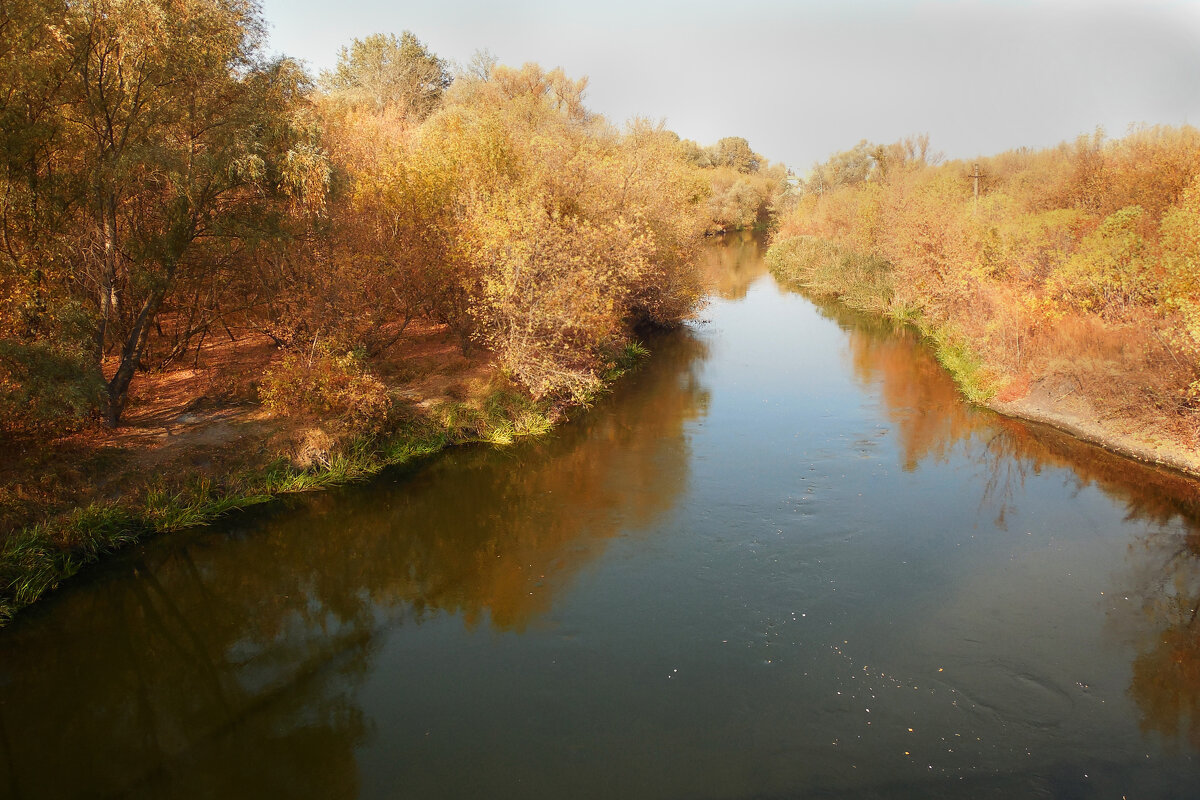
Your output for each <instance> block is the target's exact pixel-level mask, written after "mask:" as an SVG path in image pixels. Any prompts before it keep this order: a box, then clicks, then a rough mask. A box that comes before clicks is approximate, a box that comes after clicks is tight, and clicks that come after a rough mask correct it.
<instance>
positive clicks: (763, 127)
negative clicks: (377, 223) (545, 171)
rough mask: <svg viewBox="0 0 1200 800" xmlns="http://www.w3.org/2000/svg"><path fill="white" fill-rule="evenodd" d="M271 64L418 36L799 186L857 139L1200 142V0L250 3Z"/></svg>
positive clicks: (960, 145)
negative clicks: (1192, 131)
mask: <svg viewBox="0 0 1200 800" xmlns="http://www.w3.org/2000/svg"><path fill="white" fill-rule="evenodd" d="M263 11H264V13H265V15H266V18H267V20H268V22H269V24H270V26H271V43H272V48H273V49H274V50H276V51H277V52H282V53H287V54H288V55H292V56H296V57H299V58H302V59H304V60H305V61H307V62H308V64H309V66H310V67H311V68H312V69H313V70H314V71H317V70H320V69H321V68H327V67H329V66H331V65H332V64H333V62H334V60H335V59H336V53H337V49H338V47H340V46H341V45H343V44H346V43H348V42H349V41H350V40H351V39H353V38H354V37H360V38H361V37H363V36H367V35H369V34H371V33H397V34H398V33H400V32H401V31H403V30H411V31H412V32H413V33H415V34H416V35H417V37H418V38H420V39H421V41H423V42H425V44H426V45H427V46H428V47H429V48H430V49H431V50H432V51H433V52H435V53H436V54H437V55H439V56H441V57H442V58H446V59H451V60H456V61H462V62H465V61H467V60H468V59H469V58H470V56H471V54H472V53H473V52H474V51H475V50H477V49H480V48H487V49H489V50H491V51H492V52H493V53H494V54H495V55H496V56H497V57H499V59H500V61H501V62H502V63H505V64H512V65H520V64H521V63H523V62H525V61H536V62H538V63H540V64H541V65H542V66H544V67H547V68H550V67H555V66H561V67H563V68H564V69H565V70H566V72H567V73H568V74H569V75H571V76H572V77H579V76H582V75H587V76H588V77H589V78H590V81H591V82H590V84H589V89H588V94H587V105H588V107H589V108H591V109H592V110H594V111H599V112H601V113H603V114H604V115H606V116H607V117H609V119H611V120H613V121H614V122H618V123H619V122H623V121H625V120H627V119H629V118H630V117H632V116H635V115H643V116H648V117H651V118H653V119H664V118H665V120H666V122H667V125H668V127H670V128H672V129H673V130H675V131H677V132H678V133H679V134H680V135H681V136H684V137H685V138H690V139H696V140H698V141H700V142H701V143H702V144H710V143H712V142H715V141H716V140H717V139H719V138H720V137H722V136H745V137H746V138H747V139H749V140H750V144H751V146H753V147H754V149H755V150H757V151H758V152H760V153H762V154H763V155H765V156H766V157H768V158H770V159H772V160H775V161H784V162H786V163H787V164H788V165H790V166H793V167H795V168H797V169H798V171H801V172H803V171H804V170H805V169H807V168H808V167H809V166H810V165H811V164H812V162H813V161H815V160H823V159H824V158H825V157H827V156H828V155H829V154H830V153H831V152H834V151H836V150H844V149H847V148H849V147H851V146H852V145H854V143H855V142H857V141H858V140H859V139H870V140H872V141H876V142H890V141H894V140H896V139H898V138H900V137H902V136H905V135H908V134H913V133H928V134H929V135H930V137H931V139H932V144H933V147H934V149H935V150H941V151H943V152H945V153H946V155H947V156H948V157H951V158H958V157H971V156H974V155H979V154H989V153H994V152H999V151H1001V150H1006V149H1009V148H1013V147H1019V146H1021V145H1030V146H1047V145H1052V144H1055V143H1056V142H1059V141H1062V140H1064V139H1073V138H1074V137H1075V136H1077V135H1079V134H1081V133H1088V132H1090V131H1092V130H1093V129H1094V128H1095V127H1096V126H1098V125H1100V126H1103V127H1104V128H1105V130H1106V131H1107V132H1108V133H1109V134H1110V135H1121V134H1123V133H1124V132H1125V131H1126V129H1127V128H1128V127H1129V125H1130V124H1134V123H1142V122H1145V123H1170V124H1181V123H1184V122H1192V123H1198V124H1200V0H1189V1H1188V2H1182V1H1181V0H1142V2H1068V1H1067V0H1043V1H1042V2H1034V1H1033V0H1028V1H1022V2H1012V0H1009V1H1008V2H998V1H997V0H976V1H975V2H950V1H949V0H941V1H940V2H881V1H880V0H876V1H875V2H865V1H856V0H846V2H790V3H789V2H782V1H781V0H729V2H722V3H718V2H710V0H687V1H686V2H668V0H601V2H591V3H579V4H572V3H568V2H541V1H540V0H518V1H517V2H509V3H496V2H482V1H481V0H425V1H424V2H420V3H416V2H397V1H396V0H390V1H389V0H341V2H334V3H330V2H329V0H321V1H320V2H318V1H317V0H263Z"/></svg>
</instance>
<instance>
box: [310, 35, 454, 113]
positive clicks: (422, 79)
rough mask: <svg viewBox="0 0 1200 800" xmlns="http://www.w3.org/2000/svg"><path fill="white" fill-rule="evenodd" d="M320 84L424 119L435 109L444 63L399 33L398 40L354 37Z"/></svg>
mask: <svg viewBox="0 0 1200 800" xmlns="http://www.w3.org/2000/svg"><path fill="white" fill-rule="evenodd" d="M321 82H322V84H323V86H324V88H325V89H326V91H328V92H331V93H339V94H343V95H344V96H348V97H350V98H353V99H357V100H363V101H366V102H368V103H370V104H371V105H373V106H374V107H375V108H376V109H383V108H384V107H385V106H395V107H397V108H399V109H401V110H402V111H403V113H405V114H409V115H412V116H413V117H415V118H416V119H424V118H425V117H427V116H429V115H430V114H431V113H432V112H433V110H434V109H435V108H437V105H438V103H439V101H440V100H441V97H442V94H443V93H444V92H445V91H446V88H447V87H449V86H450V83H451V75H450V70H449V67H448V65H447V64H446V62H444V61H442V60H441V59H440V58H438V57H437V56H435V55H434V54H433V53H431V52H430V51H429V49H428V48H427V47H426V46H425V45H424V44H422V43H421V41H420V40H419V39H418V38H417V37H416V36H415V35H413V34H412V33H411V32H410V31H404V32H403V33H402V34H400V37H399V38H397V37H396V35H395V34H382V33H377V34H373V35H371V36H368V37H367V38H365V39H355V40H354V41H353V42H352V43H351V44H350V46H349V47H343V48H342V49H341V50H340V51H339V52H338V61H337V66H336V67H335V68H334V69H333V70H332V71H331V72H326V73H324V74H323V75H322V76H321Z"/></svg>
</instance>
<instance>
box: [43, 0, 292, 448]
mask: <svg viewBox="0 0 1200 800" xmlns="http://www.w3.org/2000/svg"><path fill="white" fill-rule="evenodd" d="M68 26H69V37H70V38H69V40H70V42H71V56H72V59H71V64H72V68H71V73H70V76H69V79H68V82H67V86H68V92H69V101H70V102H69V104H68V106H67V112H66V123H67V127H68V129H69V132H70V133H71V135H72V136H73V137H74V140H73V141H74V144H75V146H76V147H77V148H78V155H79V165H80V169H81V171H82V176H83V179H84V182H85V183H86V185H87V192H86V195H84V200H83V201H82V203H81V211H82V212H83V213H84V215H85V218H86V219H87V220H89V223H86V224H85V227H90V228H91V229H92V236H93V237H94V241H95V242H96V245H95V246H94V248H92V249H91V252H90V253H88V254H85V255H89V256H90V257H87V258H81V259H80V260H79V262H78V266H77V268H76V270H75V272H76V274H75V276H74V277H75V280H76V281H77V282H78V283H79V284H80V285H82V286H87V287H90V289H91V295H92V297H93V298H95V303H96V320H97V321H96V328H95V346H96V357H97V361H98V362H101V363H102V362H103V360H104V357H105V355H106V354H107V353H108V352H109V348H110V346H115V347H116V348H118V353H117V359H116V365H115V369H114V370H113V373H112V375H111V377H108V379H107V409H106V416H107V419H108V421H109V423H110V424H112V425H116V424H117V423H118V422H119V420H120V417H121V413H122V412H123V410H124V408H125V403H126V400H127V397H128V391H129V385H130V383H131V381H132V379H133V376H134V373H135V372H136V371H137V369H138V367H139V366H140V364H141V361H142V357H143V355H144V353H145V350H146V345H147V341H148V338H149V335H150V332H151V329H152V327H153V326H154V324H155V322H156V319H157V317H158V315H159V312H160V311H161V310H162V309H163V306H164V303H165V302H166V301H167V300H168V298H169V297H170V296H171V295H172V292H173V291H174V289H175V288H176V286H177V284H178V283H179V281H180V280H181V278H183V277H186V276H189V275H194V274H195V273H196V272H199V271H203V270H206V269H211V268H212V267H213V266H214V265H215V264H219V263H220V262H221V259H222V253H221V252H220V251H225V252H226V254H227V253H228V248H229V247H230V246H231V245H233V244H235V243H236V242H237V238H238V237H237V236H236V234H235V231H234V228H235V227H236V220H237V218H238V217H237V213H236V211H237V209H238V208H239V206H240V205H241V204H242V203H244V202H245V201H247V200H250V199H251V197H252V196H254V195H256V194H257V193H261V192H262V191H263V190H264V188H265V186H266V184H267V182H268V180H269V178H270V177H271V172H272V167H274V166H276V165H274V164H272V163H270V162H271V161H276V160H282V159H283V158H284V156H285V153H284V150H285V149H286V147H285V146H280V145H285V144H286V143H283V142H280V141H279V136H280V133H281V126H280V125H279V124H278V123H279V121H280V120H281V119H282V118H283V117H284V112H285V111H286V109H287V107H288V105H289V104H290V103H291V102H292V101H293V100H294V98H295V97H296V96H297V95H298V94H299V87H298V85H297V84H298V82H300V81H301V80H302V75H303V73H302V72H300V71H299V70H297V69H295V68H294V67H293V66H291V65H290V64H289V63H288V62H277V63H275V64H263V63H261V62H259V61H257V60H256V53H257V49H258V45H259V42H260V40H261V31H262V27H261V22H260V19H259V15H258V9H257V7H256V6H255V5H253V4H252V3H250V2H248V1H247V0H146V1H145V2H139V3H126V2H119V0H90V2H87V3H81V4H79V5H76V6H73V7H72V9H71V13H70V16H69V18H68ZM282 128H286V126H282Z"/></svg>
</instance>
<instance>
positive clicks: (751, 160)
mask: <svg viewBox="0 0 1200 800" xmlns="http://www.w3.org/2000/svg"><path fill="white" fill-rule="evenodd" d="M714 162H715V163H716V164H718V165H721V166H726V167H733V168H734V169H736V170H737V171H738V172H758V166H759V164H760V163H761V162H762V158H761V157H760V156H759V155H758V154H757V153H755V152H754V151H753V150H751V149H750V143H749V142H747V141H746V140H745V139H743V138H742V137H740V136H726V137H725V138H724V139H721V140H720V141H718V142H717V157H716V159H714Z"/></svg>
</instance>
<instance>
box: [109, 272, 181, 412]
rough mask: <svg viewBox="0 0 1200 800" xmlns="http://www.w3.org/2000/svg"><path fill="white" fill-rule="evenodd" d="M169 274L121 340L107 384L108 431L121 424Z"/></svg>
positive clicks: (168, 281) (154, 291)
mask: <svg viewBox="0 0 1200 800" xmlns="http://www.w3.org/2000/svg"><path fill="white" fill-rule="evenodd" d="M173 272H174V270H171V271H170V272H169V273H168V277H167V279H166V280H164V281H163V282H162V283H161V284H160V285H158V286H156V287H154V288H153V289H152V290H151V291H150V295H149V296H148V297H147V298H146V302H144V303H143V304H142V310H141V311H139V312H138V315H137V319H136V320H135V321H134V323H133V329H132V330H130V331H129V336H127V337H126V338H125V345H124V346H123V347H122V348H121V361H120V363H119V364H118V365H117V371H116V372H115V373H114V374H113V376H112V380H110V381H109V382H108V425H109V427H112V428H115V427H117V425H119V424H120V422H121V414H122V412H124V411H125V403H126V401H127V400H128V399H129V384H130V383H131V382H132V381H133V375H134V373H135V372H137V368H138V365H140V364H141V362H142V353H144V352H145V350H146V340H147V339H149V337H150V327H151V325H152V324H153V322H154V318H155V316H156V315H157V314H158V310H159V309H160V308H161V307H162V303H163V299H164V298H165V297H166V296H167V290H168V289H169V288H170V285H171V278H172V277H173V275H172V274H171V273H173Z"/></svg>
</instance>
